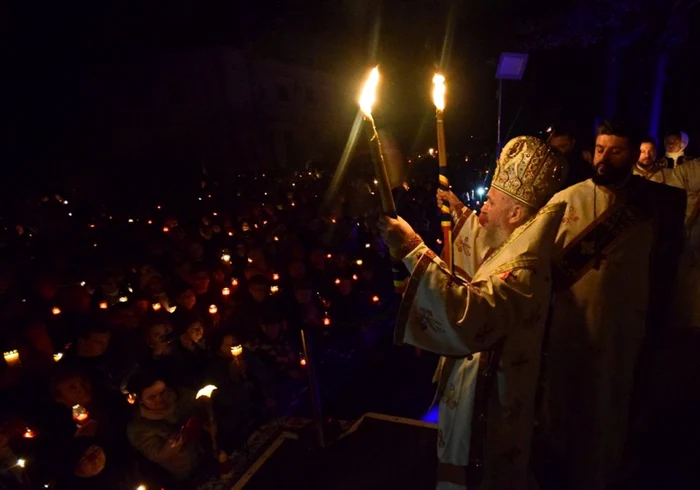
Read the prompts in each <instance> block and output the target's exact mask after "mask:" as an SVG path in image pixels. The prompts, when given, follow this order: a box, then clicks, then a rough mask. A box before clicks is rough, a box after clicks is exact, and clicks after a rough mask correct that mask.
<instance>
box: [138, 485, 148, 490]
mask: <svg viewBox="0 0 700 490" xmlns="http://www.w3.org/2000/svg"><path fill="white" fill-rule="evenodd" d="M136 490H147V489H146V485H139V486H138V487H136Z"/></svg>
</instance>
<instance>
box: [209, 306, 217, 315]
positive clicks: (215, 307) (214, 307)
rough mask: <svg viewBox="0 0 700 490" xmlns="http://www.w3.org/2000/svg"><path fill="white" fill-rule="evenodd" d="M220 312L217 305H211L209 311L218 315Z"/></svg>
mask: <svg viewBox="0 0 700 490" xmlns="http://www.w3.org/2000/svg"><path fill="white" fill-rule="evenodd" d="M218 312H219V308H218V307H217V306H216V305H210V306H209V313H211V314H212V315H216V314H217V313H218Z"/></svg>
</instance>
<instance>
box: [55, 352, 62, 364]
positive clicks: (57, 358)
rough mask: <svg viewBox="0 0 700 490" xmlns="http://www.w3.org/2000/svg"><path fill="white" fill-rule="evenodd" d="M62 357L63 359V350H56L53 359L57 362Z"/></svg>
mask: <svg viewBox="0 0 700 490" xmlns="http://www.w3.org/2000/svg"><path fill="white" fill-rule="evenodd" d="M61 359H63V352H56V353H55V354H54V355H53V360H54V361H55V362H58V361H60V360H61Z"/></svg>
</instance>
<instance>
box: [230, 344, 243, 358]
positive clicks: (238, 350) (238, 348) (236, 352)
mask: <svg viewBox="0 0 700 490" xmlns="http://www.w3.org/2000/svg"><path fill="white" fill-rule="evenodd" d="M241 354H243V346H242V345H234V346H233V347H231V355H232V356H233V357H238V356H240V355H241Z"/></svg>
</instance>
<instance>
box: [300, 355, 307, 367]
mask: <svg viewBox="0 0 700 490" xmlns="http://www.w3.org/2000/svg"><path fill="white" fill-rule="evenodd" d="M299 365H300V366H301V367H304V366H306V358H304V357H302V358H301V359H299Z"/></svg>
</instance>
